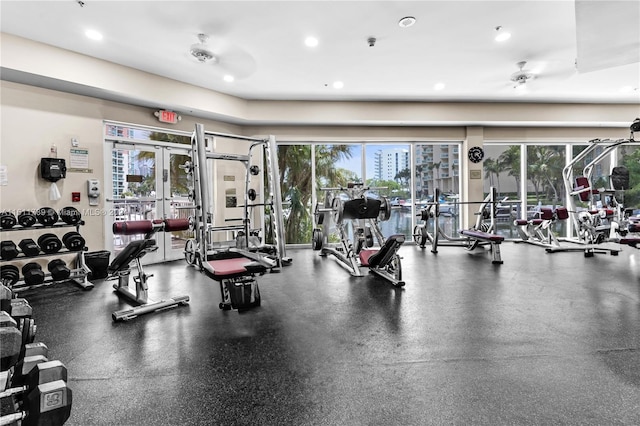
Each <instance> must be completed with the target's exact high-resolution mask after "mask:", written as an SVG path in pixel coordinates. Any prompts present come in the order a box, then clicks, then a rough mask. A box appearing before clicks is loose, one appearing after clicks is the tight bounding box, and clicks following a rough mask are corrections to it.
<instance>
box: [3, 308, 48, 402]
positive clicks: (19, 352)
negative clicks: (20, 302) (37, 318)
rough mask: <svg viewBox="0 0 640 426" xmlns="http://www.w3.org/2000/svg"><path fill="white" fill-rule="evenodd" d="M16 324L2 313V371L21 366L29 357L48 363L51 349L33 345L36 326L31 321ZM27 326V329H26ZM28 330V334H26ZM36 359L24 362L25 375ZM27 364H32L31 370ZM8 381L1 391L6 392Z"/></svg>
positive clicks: (38, 344)
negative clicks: (5, 387)
mask: <svg viewBox="0 0 640 426" xmlns="http://www.w3.org/2000/svg"><path fill="white" fill-rule="evenodd" d="M18 321H19V322H16V320H15V319H14V318H12V317H11V315H9V313H7V312H5V311H1V312H0V330H2V331H4V333H2V335H1V336H0V337H1V338H2V345H1V348H0V350H1V352H2V362H1V364H2V367H1V368H2V370H7V369H9V368H11V367H13V366H15V365H19V364H20V363H21V362H22V360H23V359H25V358H27V357H38V358H37V359H39V360H43V358H44V360H45V361H46V359H47V357H48V356H49V355H48V354H49V348H47V345H45V344H44V343H40V342H38V343H33V340H35V333H36V325H35V322H34V321H33V320H31V319H27V320H24V319H19V320H18ZM25 326H26V327H25ZM25 330H26V332H25ZM35 361H36V358H31V359H28V360H25V362H23V364H24V366H21V369H22V371H23V372H24V374H26V373H28V372H29V371H30V370H31V368H32V367H33V365H35ZM27 364H31V368H29V366H28V365H27ZM4 386H6V381H3V382H2V383H0V391H1V390H4V389H3V387H4Z"/></svg>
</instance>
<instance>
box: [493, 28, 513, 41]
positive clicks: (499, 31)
mask: <svg viewBox="0 0 640 426" xmlns="http://www.w3.org/2000/svg"><path fill="white" fill-rule="evenodd" d="M510 38H511V33H510V32H509V31H507V30H505V29H504V28H502V27H501V26H497V27H496V38H495V40H496V41H507V40H509V39H510Z"/></svg>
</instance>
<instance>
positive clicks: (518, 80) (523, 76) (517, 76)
mask: <svg viewBox="0 0 640 426" xmlns="http://www.w3.org/2000/svg"><path fill="white" fill-rule="evenodd" d="M525 65H527V62H526V61H520V62H518V63H517V64H516V66H517V67H518V68H520V70H519V71H517V72H514V73H513V74H511V81H513V82H514V83H515V85H514V86H513V87H514V88H517V87H520V86H522V85H524V84H527V81H529V80H532V79H534V78H535V74H533V73H532V72H531V71H529V70H525V69H524V67H525Z"/></svg>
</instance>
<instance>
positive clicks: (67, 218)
mask: <svg viewBox="0 0 640 426" xmlns="http://www.w3.org/2000/svg"><path fill="white" fill-rule="evenodd" d="M60 219H62V221H63V222H64V223H66V224H68V225H75V224H77V223H79V222H80V219H82V214H80V212H79V211H78V209H76V208H75V207H63V208H62V209H60Z"/></svg>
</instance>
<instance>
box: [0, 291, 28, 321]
mask: <svg viewBox="0 0 640 426" xmlns="http://www.w3.org/2000/svg"><path fill="white" fill-rule="evenodd" d="M0 310H3V311H5V312H6V313H8V314H9V315H11V316H12V317H13V318H14V319H15V320H16V321H17V320H19V319H21V318H30V317H31V316H32V314H33V309H32V308H31V305H29V302H27V299H24V298H21V297H15V294H14V293H13V291H12V290H11V289H10V288H9V287H7V286H5V285H0Z"/></svg>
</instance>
